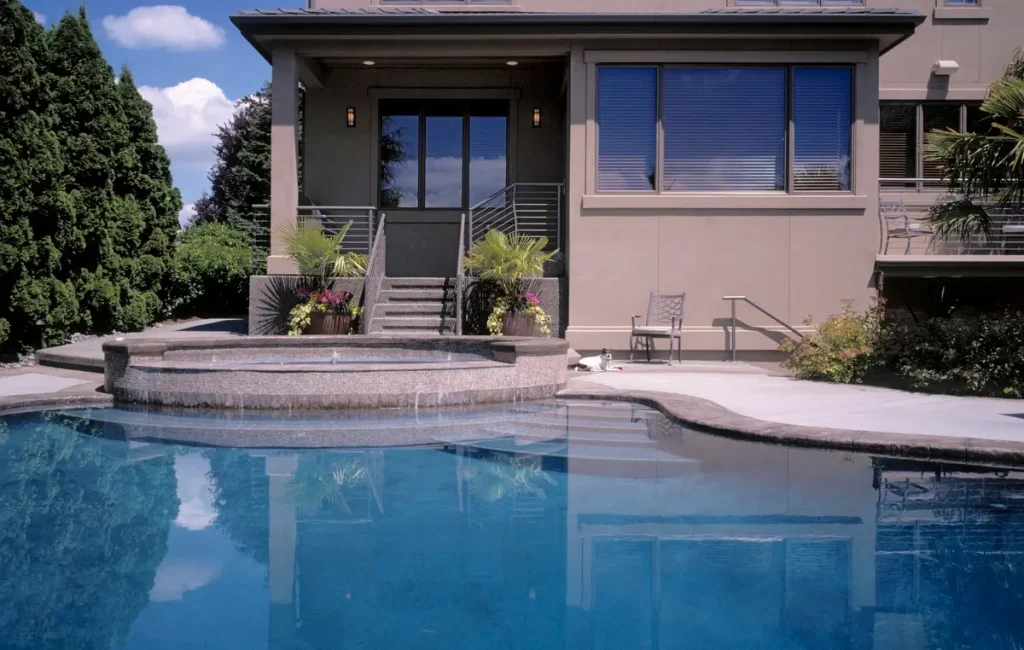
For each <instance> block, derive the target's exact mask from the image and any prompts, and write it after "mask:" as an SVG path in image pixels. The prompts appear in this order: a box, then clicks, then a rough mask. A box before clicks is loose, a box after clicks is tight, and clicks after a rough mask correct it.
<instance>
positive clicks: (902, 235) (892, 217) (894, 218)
mask: <svg viewBox="0 0 1024 650" xmlns="http://www.w3.org/2000/svg"><path fill="white" fill-rule="evenodd" d="M878 214H879V216H880V217H881V220H882V228H883V229H884V230H885V245H884V247H883V248H882V254H883V255H885V254H886V253H888V252H889V240H891V239H906V240H907V250H906V252H905V253H904V254H905V255H909V254H910V244H911V242H912V241H913V240H914V238H915V237H931V236H932V231H931V230H930V229H928V228H926V227H925V226H922V225H921V224H919V223H917V222H912V221H911V220H910V215H909V214H908V213H907V205H906V204H905V203H904V202H903V201H881V202H879V204H878Z"/></svg>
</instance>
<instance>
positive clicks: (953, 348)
mask: <svg viewBox="0 0 1024 650" xmlns="http://www.w3.org/2000/svg"><path fill="white" fill-rule="evenodd" d="M875 354H876V357H877V362H878V365H879V366H880V368H882V369H884V370H886V371H888V372H890V373H893V374H896V375H898V376H900V377H903V378H905V379H907V380H909V381H910V383H911V384H912V385H913V386H915V387H919V388H927V387H935V386H937V385H945V386H948V387H949V388H950V389H952V390H962V391H966V392H970V393H976V394H981V395H1003V396H1014V397H1021V396H1022V393H1024V313H1022V312H1014V311H1006V312H1000V313H992V314H971V313H966V314H965V313H956V314H954V315H952V316H949V317H933V318H923V319H919V318H916V317H915V316H914V315H913V314H911V313H910V312H907V311H905V310H893V311H888V312H886V315H885V319H884V320H883V322H882V328H881V331H880V336H879V341H878V344H877V347H876V353H875Z"/></svg>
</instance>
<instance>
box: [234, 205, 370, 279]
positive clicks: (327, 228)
mask: <svg viewBox="0 0 1024 650" xmlns="http://www.w3.org/2000/svg"><path fill="white" fill-rule="evenodd" d="M252 209H253V220H252V226H251V228H250V236H251V246H252V251H253V266H255V267H257V268H258V267H259V266H260V261H261V257H262V258H263V259H262V261H263V262H264V263H265V262H266V256H267V255H269V254H270V239H271V234H270V205H269V204H267V203H259V204H256V205H254V206H252ZM295 210H296V214H297V215H298V216H299V217H300V218H313V219H316V220H318V221H319V222H320V224H321V225H322V226H323V229H324V232H325V233H327V234H328V235H336V234H337V233H338V232H339V231H340V230H341V229H342V228H343V227H344V226H345V224H346V223H348V222H349V221H351V222H352V225H351V226H349V229H348V232H347V233H345V241H344V242H342V244H341V252H342V253H359V254H360V255H369V254H370V251H371V250H373V243H374V242H373V238H374V227H375V221H376V215H377V208H375V207H373V206H369V205H316V204H315V203H313V202H312V201H308V200H307V203H305V204H303V205H299V206H296V209H295Z"/></svg>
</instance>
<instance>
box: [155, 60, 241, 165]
mask: <svg viewBox="0 0 1024 650" xmlns="http://www.w3.org/2000/svg"><path fill="white" fill-rule="evenodd" d="M139 92H140V93H141V94H142V96H143V97H145V98H146V100H147V101H149V103H150V104H152V105H153V118H154V119H155V120H156V125H157V131H158V133H159V136H160V144H162V145H163V146H164V148H165V149H166V150H167V154H168V155H169V156H170V157H171V160H172V161H174V163H175V164H176V165H183V166H187V167H199V168H202V169H209V167H210V165H211V164H212V163H213V158H214V156H213V147H214V144H215V143H216V142H217V136H216V133H217V127H218V126H219V125H221V124H224V123H225V122H227V121H228V120H230V119H231V116H232V115H233V114H234V111H235V104H234V102H232V101H231V100H229V99H228V98H227V96H226V95H225V94H224V91H223V90H221V89H220V87H218V86H217V84H215V83H213V82H212V81H210V80H209V79H203V78H201V77H196V78H195V79H189V80H188V81H183V82H181V83H180V84H178V85H177V86H170V87H169V88H155V87H153V86H141V87H140V88H139Z"/></svg>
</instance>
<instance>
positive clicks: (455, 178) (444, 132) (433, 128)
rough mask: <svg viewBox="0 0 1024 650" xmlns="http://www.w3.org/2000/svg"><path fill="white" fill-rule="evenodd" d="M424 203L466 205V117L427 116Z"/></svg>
mask: <svg viewBox="0 0 1024 650" xmlns="http://www.w3.org/2000/svg"><path fill="white" fill-rule="evenodd" d="M425 142H426V144H425V147H426V152H425V157H426V160H425V165H426V170H425V172H424V186H425V187H424V199H423V205H424V207H427V208H457V207H459V206H461V205H462V117H461V116H455V117H450V116H434V115H428V116H427V118H426V138H425Z"/></svg>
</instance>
